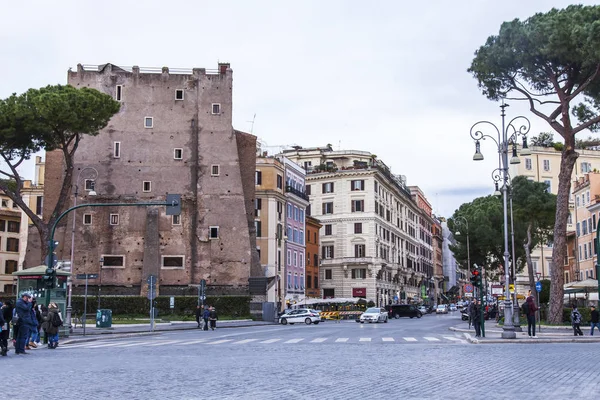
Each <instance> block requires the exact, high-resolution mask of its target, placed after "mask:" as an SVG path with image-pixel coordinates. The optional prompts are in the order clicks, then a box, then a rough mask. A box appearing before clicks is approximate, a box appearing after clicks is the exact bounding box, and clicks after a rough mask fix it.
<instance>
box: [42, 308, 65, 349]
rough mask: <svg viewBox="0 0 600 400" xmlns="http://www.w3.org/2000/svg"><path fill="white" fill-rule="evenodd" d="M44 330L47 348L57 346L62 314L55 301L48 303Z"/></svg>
mask: <svg viewBox="0 0 600 400" xmlns="http://www.w3.org/2000/svg"><path fill="white" fill-rule="evenodd" d="M44 324H45V326H44V330H45V331H46V333H47V334H48V348H49V349H56V348H57V347H58V328H60V327H61V326H62V324H63V320H62V315H61V314H60V310H59V308H58V306H57V305H56V303H54V302H52V303H50V304H49V305H48V316H47V317H46V318H45V321H44V323H43V324H42V325H44Z"/></svg>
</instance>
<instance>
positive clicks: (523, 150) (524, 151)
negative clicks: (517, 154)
mask: <svg viewBox="0 0 600 400" xmlns="http://www.w3.org/2000/svg"><path fill="white" fill-rule="evenodd" d="M521 155H522V156H530V155H531V150H529V147H528V146H527V136H523V146H522V147H521Z"/></svg>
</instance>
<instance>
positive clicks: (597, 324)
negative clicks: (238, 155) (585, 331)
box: [590, 306, 600, 336]
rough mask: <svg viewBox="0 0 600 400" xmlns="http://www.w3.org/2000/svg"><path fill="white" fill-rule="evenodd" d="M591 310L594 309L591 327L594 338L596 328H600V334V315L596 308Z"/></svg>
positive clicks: (591, 315) (592, 307) (599, 329)
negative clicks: (599, 319)
mask: <svg viewBox="0 0 600 400" xmlns="http://www.w3.org/2000/svg"><path fill="white" fill-rule="evenodd" d="M590 308H591V309H592V311H591V312H590V317H591V321H590V325H591V327H592V329H591V331H590V335H591V336H594V327H596V328H598V332H600V322H598V318H599V317H600V315H599V313H598V310H596V307H595V306H591V307H590Z"/></svg>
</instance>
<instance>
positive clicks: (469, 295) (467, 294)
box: [465, 292, 473, 297]
mask: <svg viewBox="0 0 600 400" xmlns="http://www.w3.org/2000/svg"><path fill="white" fill-rule="evenodd" d="M465 297H473V293H472V292H466V293H465Z"/></svg>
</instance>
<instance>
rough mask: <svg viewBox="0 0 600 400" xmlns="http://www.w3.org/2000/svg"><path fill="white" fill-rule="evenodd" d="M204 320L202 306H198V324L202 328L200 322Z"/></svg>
mask: <svg viewBox="0 0 600 400" xmlns="http://www.w3.org/2000/svg"><path fill="white" fill-rule="evenodd" d="M201 319H202V306H196V323H197V324H198V328H200V320H201Z"/></svg>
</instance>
